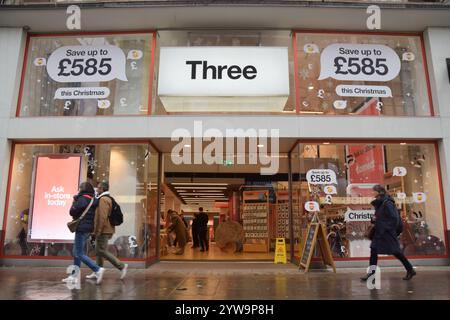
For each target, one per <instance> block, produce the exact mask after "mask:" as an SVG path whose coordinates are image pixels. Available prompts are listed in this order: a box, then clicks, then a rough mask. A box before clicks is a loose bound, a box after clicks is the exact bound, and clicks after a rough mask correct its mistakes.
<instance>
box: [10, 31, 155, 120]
mask: <svg viewBox="0 0 450 320" xmlns="http://www.w3.org/2000/svg"><path fill="white" fill-rule="evenodd" d="M153 36H154V35H153V33H133V34H132V33H123V34H122V33H121V34H102V35H89V36H83V35H68V36H51V35H49V36H30V38H29V43H28V46H27V55H26V61H25V66H24V68H25V74H24V78H23V83H22V87H21V99H20V101H19V104H20V105H19V108H20V110H19V111H18V116H21V117H45V116H95V115H146V114H148V108H149V103H150V102H151V99H150V98H149V97H150V94H151V91H150V84H151V81H150V79H151V72H152V68H151V67H152V47H153Z"/></svg>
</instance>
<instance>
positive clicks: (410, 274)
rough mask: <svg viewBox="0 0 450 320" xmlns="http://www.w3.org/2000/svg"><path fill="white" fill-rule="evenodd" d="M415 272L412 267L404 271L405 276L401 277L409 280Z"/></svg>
mask: <svg viewBox="0 0 450 320" xmlns="http://www.w3.org/2000/svg"><path fill="white" fill-rule="evenodd" d="M416 274H417V273H416V272H415V271H414V269H412V270H408V271H407V272H406V277H404V278H403V280H411V279H412V277H414V276H415V275H416Z"/></svg>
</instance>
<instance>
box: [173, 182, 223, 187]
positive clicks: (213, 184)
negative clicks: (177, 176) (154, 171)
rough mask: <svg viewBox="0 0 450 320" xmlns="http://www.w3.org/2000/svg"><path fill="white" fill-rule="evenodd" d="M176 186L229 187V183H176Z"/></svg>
mask: <svg viewBox="0 0 450 320" xmlns="http://www.w3.org/2000/svg"><path fill="white" fill-rule="evenodd" d="M172 184H173V185H174V186H186V185H190V186H192V185H202V186H227V185H228V183H208V182H174V183H172Z"/></svg>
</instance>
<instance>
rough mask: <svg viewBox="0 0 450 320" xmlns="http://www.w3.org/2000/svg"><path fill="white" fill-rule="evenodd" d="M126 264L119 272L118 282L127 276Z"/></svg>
mask: <svg viewBox="0 0 450 320" xmlns="http://www.w3.org/2000/svg"><path fill="white" fill-rule="evenodd" d="M127 269H128V263H126V264H125V265H124V266H123V269H122V270H120V280H123V279H124V278H125V276H126V275H127Z"/></svg>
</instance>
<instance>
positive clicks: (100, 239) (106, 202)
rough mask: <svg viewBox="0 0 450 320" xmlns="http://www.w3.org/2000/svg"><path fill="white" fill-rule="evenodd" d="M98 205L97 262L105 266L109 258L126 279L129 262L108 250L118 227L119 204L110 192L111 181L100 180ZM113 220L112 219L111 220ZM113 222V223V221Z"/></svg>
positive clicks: (96, 226)
mask: <svg viewBox="0 0 450 320" xmlns="http://www.w3.org/2000/svg"><path fill="white" fill-rule="evenodd" d="M97 192H98V207H97V211H96V214H95V223H94V233H93V236H94V237H95V254H96V256H97V264H98V265H99V266H101V267H103V263H104V260H105V259H106V260H108V261H109V262H111V264H112V265H113V266H114V267H116V268H117V269H118V270H120V279H121V280H122V279H124V278H125V276H126V274H127V269H128V264H125V263H123V262H121V261H120V260H119V259H117V258H116V257H115V256H114V255H113V254H112V253H111V252H109V251H108V242H109V240H110V239H111V238H112V236H113V235H114V233H115V231H116V229H115V224H114V222H115V221H114V219H113V218H114V217H112V215H113V214H114V208H115V206H117V203H115V200H114V198H112V197H111V195H110V193H109V183H108V182H106V181H104V182H100V183H99V184H98V186H97ZM111 220H112V221H111ZM111 222H113V223H111ZM96 277H97V276H96V274H95V273H92V274H90V275H88V276H86V278H88V279H93V278H96Z"/></svg>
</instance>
